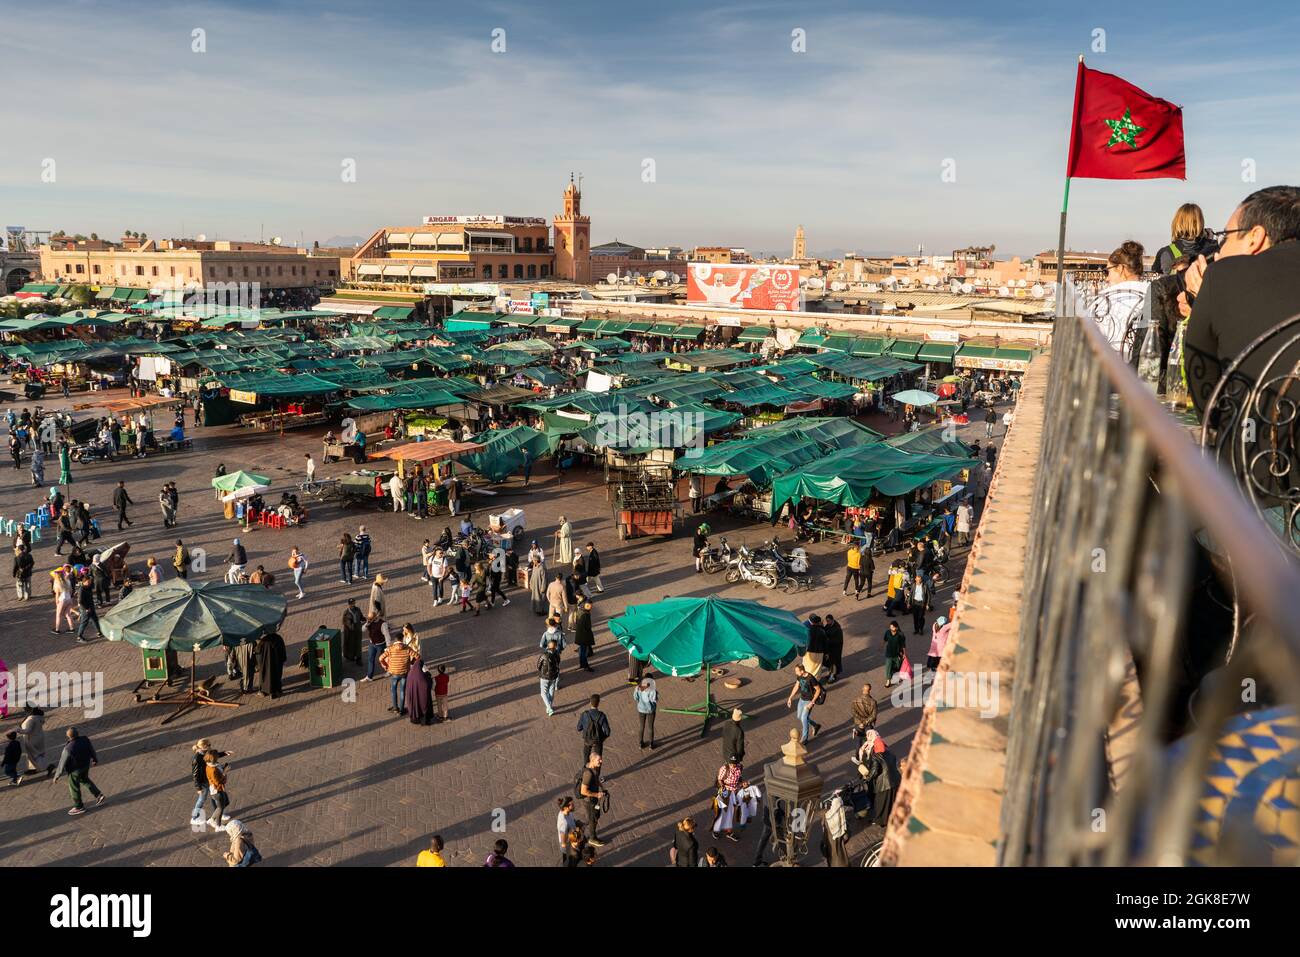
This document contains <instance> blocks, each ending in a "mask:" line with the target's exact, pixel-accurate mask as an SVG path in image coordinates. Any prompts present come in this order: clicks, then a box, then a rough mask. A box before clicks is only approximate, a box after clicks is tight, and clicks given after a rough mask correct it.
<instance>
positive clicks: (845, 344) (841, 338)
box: [821, 332, 858, 353]
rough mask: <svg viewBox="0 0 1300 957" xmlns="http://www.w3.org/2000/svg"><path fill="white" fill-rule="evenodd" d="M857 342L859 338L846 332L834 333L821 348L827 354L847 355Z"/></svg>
mask: <svg viewBox="0 0 1300 957" xmlns="http://www.w3.org/2000/svg"><path fill="white" fill-rule="evenodd" d="M857 341H858V337H857V336H855V335H851V334H849V333H844V332H834V333H831V334H830V335H829V336H827V337H826V338H825V340H824V341H823V342H822V344H821V347H822V348H823V349H825V350H826V351H827V352H843V353H847V352H848V351H849V350H850V349H851V348H852V347H853V344H854V343H855V342H857Z"/></svg>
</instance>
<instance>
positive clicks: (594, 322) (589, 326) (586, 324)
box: [578, 319, 605, 333]
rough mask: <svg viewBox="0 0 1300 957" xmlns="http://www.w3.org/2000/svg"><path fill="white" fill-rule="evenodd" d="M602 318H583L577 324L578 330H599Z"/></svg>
mask: <svg viewBox="0 0 1300 957" xmlns="http://www.w3.org/2000/svg"><path fill="white" fill-rule="evenodd" d="M604 321H605V320H604V319H584V320H582V322H580V323H579V324H578V332H581V333H591V332H599V331H600V327H601V324H602V323H604Z"/></svg>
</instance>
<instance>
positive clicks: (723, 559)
mask: <svg viewBox="0 0 1300 957" xmlns="http://www.w3.org/2000/svg"><path fill="white" fill-rule="evenodd" d="M733 555H734V553H733V552H732V549H731V545H729V544H728V543H727V540H726V539H725V538H724V539H722V540H721V542H720V543H719V544H717V545H713V546H710V547H709V548H708V549H707V550H706V551H705V552H704V554H703V555H701V556H700V567H701V568H702V569H704V571H705V572H706V573H708V574H710V575H715V574H717V573H718V572H720V571H722V570H723V569H724V568H727V567H728V566H729V565H730V564H731V560H732V558H733Z"/></svg>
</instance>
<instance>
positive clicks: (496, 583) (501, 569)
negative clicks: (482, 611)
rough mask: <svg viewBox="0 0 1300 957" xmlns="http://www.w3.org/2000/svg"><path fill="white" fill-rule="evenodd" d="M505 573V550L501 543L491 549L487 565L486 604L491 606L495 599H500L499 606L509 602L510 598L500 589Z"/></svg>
mask: <svg viewBox="0 0 1300 957" xmlns="http://www.w3.org/2000/svg"><path fill="white" fill-rule="evenodd" d="M505 575H506V550H505V548H503V547H502V546H501V545H497V546H495V547H494V548H493V549H492V559H491V563H490V564H489V565H488V589H489V591H488V605H489V607H491V605H493V604H494V603H495V602H496V599H498V598H500V599H501V607H502V608H504V607H505V606H506V605H508V604H510V599H509V598H507V597H506V593H505V592H504V591H502V590H501V582H502V580H503V579H504V578H505Z"/></svg>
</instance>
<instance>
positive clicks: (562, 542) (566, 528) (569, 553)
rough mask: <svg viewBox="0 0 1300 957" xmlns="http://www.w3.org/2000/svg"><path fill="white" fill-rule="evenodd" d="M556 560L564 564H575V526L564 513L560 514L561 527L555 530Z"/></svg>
mask: <svg viewBox="0 0 1300 957" xmlns="http://www.w3.org/2000/svg"><path fill="white" fill-rule="evenodd" d="M554 552H555V561H556V563H557V564H559V565H562V566H568V565H572V564H573V526H572V525H570V524H569V520H568V519H567V518H565V517H564V516H563V515H561V516H560V527H559V528H558V529H557V530H556V532H555V548H554Z"/></svg>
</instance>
